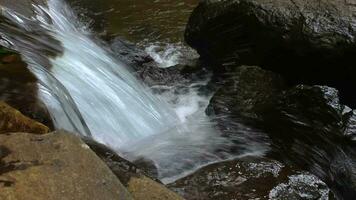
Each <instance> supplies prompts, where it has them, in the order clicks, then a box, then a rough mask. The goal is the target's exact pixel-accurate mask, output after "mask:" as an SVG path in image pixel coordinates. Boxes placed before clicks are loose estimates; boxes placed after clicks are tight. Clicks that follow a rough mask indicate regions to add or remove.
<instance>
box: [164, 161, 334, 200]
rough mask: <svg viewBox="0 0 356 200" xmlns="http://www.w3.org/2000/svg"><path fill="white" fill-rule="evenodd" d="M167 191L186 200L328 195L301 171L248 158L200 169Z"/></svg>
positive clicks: (322, 184)
mask: <svg viewBox="0 0 356 200" xmlns="http://www.w3.org/2000/svg"><path fill="white" fill-rule="evenodd" d="M169 188H171V189H173V190H175V191H176V192H178V193H179V194H181V195H182V196H183V197H185V198H186V199H187V200H208V199H224V200H233V199H239V200H250V199H269V198H270V199H272V200H282V199H324V200H325V199H327V197H328V195H329V189H328V188H327V186H326V185H325V183H323V182H322V181H320V180H319V179H318V178H316V177H315V176H313V175H311V174H309V173H307V172H305V171H299V170H296V169H292V168H290V167H286V166H284V165H283V164H282V163H280V162H278V161H275V160H269V159H263V158H252V157H250V158H245V159H244V160H235V161H227V162H223V163H218V164H213V165H210V166H208V167H204V168H202V169H200V170H199V171H197V172H195V173H194V174H192V175H190V176H187V177H185V178H183V179H181V180H178V181H176V182H175V183H173V184H170V185H169Z"/></svg>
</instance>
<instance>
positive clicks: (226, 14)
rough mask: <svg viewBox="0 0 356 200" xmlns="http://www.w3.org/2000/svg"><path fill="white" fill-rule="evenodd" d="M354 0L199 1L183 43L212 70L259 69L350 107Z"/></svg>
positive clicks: (355, 47) (355, 26)
mask: <svg viewBox="0 0 356 200" xmlns="http://www.w3.org/2000/svg"><path fill="white" fill-rule="evenodd" d="M355 5H356V1H355V0H347V1H344V0H312V1H305V0H275V1H269V0H236V1H235V0H234V1H229V0H223V1H219V0H203V1H201V2H200V4H199V6H198V7H197V8H196V9H195V10H194V12H193V14H192V16H191V18H190V20H189V23H188V25H187V29H186V33H185V38H186V41H187V42H188V44H190V45H191V46H192V47H194V48H196V49H197V50H198V52H199V53H200V55H201V56H202V59H203V60H208V62H209V63H213V66H214V69H215V70H216V71H220V72H221V71H224V70H228V69H229V68H231V67H232V68H234V67H235V66H236V65H240V64H247V65H258V66H261V67H263V68H265V69H270V70H272V71H274V72H279V73H281V74H283V75H285V77H287V79H288V80H289V81H290V82H293V83H294V82H298V83H300V82H303V83H306V84H321V85H329V86H335V87H337V88H338V89H339V90H340V92H341V94H342V97H343V98H344V99H345V101H348V103H349V104H352V105H355V102H356V101H355V100H356V97H355V95H354V92H353V91H354V89H355V86H356V82H355V81H354V78H353V74H355V72H356V69H355V68H354V67H352V66H350V65H349V63H353V55H355V53H356V45H355V30H356V23H355V22H356V18H355V17H354V16H355V15H354V12H355V11H356V6H355Z"/></svg>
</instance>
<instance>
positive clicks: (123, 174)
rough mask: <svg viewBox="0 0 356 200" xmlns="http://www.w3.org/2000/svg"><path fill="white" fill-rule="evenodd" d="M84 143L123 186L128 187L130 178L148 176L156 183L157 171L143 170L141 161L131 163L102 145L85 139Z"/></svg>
mask: <svg viewBox="0 0 356 200" xmlns="http://www.w3.org/2000/svg"><path fill="white" fill-rule="evenodd" d="M84 141H85V143H86V144H87V145H89V147H90V148H91V149H92V150H93V151H94V152H95V153H96V154H97V155H98V156H99V157H100V158H101V159H102V160H103V161H104V162H105V163H106V165H108V166H109V168H110V169H111V171H113V172H114V174H115V175H116V176H117V177H118V178H119V179H120V181H121V182H122V183H123V184H124V185H125V186H127V185H128V182H129V181H130V179H131V178H132V177H142V176H148V177H151V178H152V179H155V180H156V181H158V180H157V179H156V177H157V176H156V173H157V169H155V168H154V169H152V168H151V171H149V170H145V169H146V168H145V167H142V163H146V162H143V159H141V161H137V162H135V163H132V162H130V161H128V160H126V159H124V158H122V157H120V156H119V155H118V154H117V153H115V152H114V151H113V150H111V149H110V148H109V147H107V146H105V145H103V144H100V143H97V142H95V141H93V140H92V139H89V138H86V139H85V140H84ZM145 165H146V164H145ZM151 166H152V165H151Z"/></svg>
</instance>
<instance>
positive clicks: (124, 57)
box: [110, 37, 153, 70]
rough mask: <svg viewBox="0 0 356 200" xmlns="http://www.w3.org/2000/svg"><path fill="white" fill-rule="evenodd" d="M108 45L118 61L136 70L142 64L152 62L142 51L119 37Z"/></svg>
mask: <svg viewBox="0 0 356 200" xmlns="http://www.w3.org/2000/svg"><path fill="white" fill-rule="evenodd" d="M110 44H111V45H110V46H111V49H112V50H113V51H114V53H115V55H116V56H117V58H118V60H120V61H122V62H124V63H126V64H127V65H130V66H132V67H133V68H134V69H136V70H137V69H139V68H140V67H141V66H142V65H143V64H144V63H150V62H153V59H152V58H151V57H150V56H149V55H148V54H147V53H146V52H145V51H144V50H143V49H141V48H139V47H138V46H136V45H135V44H133V43H131V42H129V41H127V40H124V39H122V38H120V37H116V38H114V39H112V40H111V41H110Z"/></svg>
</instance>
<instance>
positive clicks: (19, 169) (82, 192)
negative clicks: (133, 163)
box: [0, 132, 132, 200]
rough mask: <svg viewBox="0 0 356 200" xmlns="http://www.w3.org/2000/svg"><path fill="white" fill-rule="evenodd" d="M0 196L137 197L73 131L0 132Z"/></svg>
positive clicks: (41, 199)
mask: <svg viewBox="0 0 356 200" xmlns="http://www.w3.org/2000/svg"><path fill="white" fill-rule="evenodd" d="M0 141H1V143H0V147H1V148H0V190H1V193H0V199H16V200H22V199H24V200H48V199H52V200H57V199H58V200H64V199H65V200H70V199H72V200H77V199H81V200H86V199H87V200H92V199H102V200H113V199H120V200H121V199H122V200H126V199H128V200H130V199H132V198H131V196H130V194H129V193H128V192H127V191H126V189H125V187H124V186H123V185H122V184H121V183H120V181H119V180H118V179H117V178H116V176H115V175H114V174H113V173H112V172H111V171H110V169H109V168H108V167H107V166H106V165H105V164H104V163H103V162H102V161H101V160H100V159H99V158H98V157H97V156H96V155H95V153H94V152H92V151H91V150H90V148H89V147H88V146H87V145H86V144H85V143H83V142H82V141H81V140H80V139H79V138H76V137H75V136H74V135H71V134H68V133H63V132H56V133H51V134H47V135H42V136H39V135H33V134H27V133H12V134H3V135H0Z"/></svg>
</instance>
